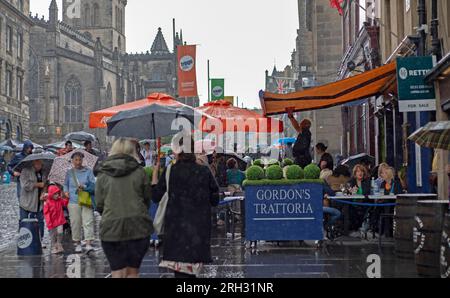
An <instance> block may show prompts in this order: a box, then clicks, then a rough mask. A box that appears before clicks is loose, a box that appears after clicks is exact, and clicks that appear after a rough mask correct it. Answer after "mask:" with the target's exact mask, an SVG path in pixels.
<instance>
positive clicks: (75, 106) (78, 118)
mask: <svg viewBox="0 0 450 298" xmlns="http://www.w3.org/2000/svg"><path fill="white" fill-rule="evenodd" d="M64 95H65V100H64V119H65V122H66V123H81V122H83V116H82V113H83V109H82V90H81V84H80V81H79V80H78V79H77V78H75V77H74V76H72V77H71V78H70V79H69V80H68V81H67V83H66V85H65V88H64Z"/></svg>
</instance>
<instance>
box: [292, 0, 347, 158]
mask: <svg viewBox="0 0 450 298" xmlns="http://www.w3.org/2000/svg"><path fill="white" fill-rule="evenodd" d="M298 14H299V29H298V36H297V54H298V71H299V82H298V89H299V90H302V89H306V88H311V87H314V86H319V85H323V84H327V83H330V82H333V81H334V80H335V79H336V74H337V71H338V68H339V63H340V61H341V58H342V24H341V17H340V15H339V14H338V13H337V12H336V10H334V9H333V8H331V7H330V2H329V1H328V0H298ZM304 117H307V118H310V119H311V120H312V122H313V126H312V134H313V140H312V142H313V143H314V144H317V143H319V142H321V143H324V144H325V145H326V146H328V152H329V153H330V154H332V155H333V156H335V155H337V154H341V153H342V133H341V132H342V119H341V108H340V107H333V108H330V109H326V110H318V111H311V112H303V113H300V118H304Z"/></svg>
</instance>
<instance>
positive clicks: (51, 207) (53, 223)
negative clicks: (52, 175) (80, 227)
mask: <svg viewBox="0 0 450 298" xmlns="http://www.w3.org/2000/svg"><path fill="white" fill-rule="evenodd" d="M55 194H57V197H56V199H54V198H53V196H54V195H55ZM68 204H69V200H67V199H63V198H62V196H61V190H60V189H59V187H57V186H55V185H51V186H49V187H48V196H47V200H46V202H45V204H44V218H45V222H46V223H47V228H48V229H49V230H53V229H55V228H57V227H59V226H62V225H65V224H66V222H67V221H66V218H65V217H64V210H63V207H67V205H68Z"/></svg>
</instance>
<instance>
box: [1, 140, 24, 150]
mask: <svg viewBox="0 0 450 298" xmlns="http://www.w3.org/2000/svg"><path fill="white" fill-rule="evenodd" d="M19 145H20V142H18V141H15V140H11V139H9V140H5V141H3V142H1V143H0V146H7V147H10V148H13V149H15V148H16V147H17V146H19Z"/></svg>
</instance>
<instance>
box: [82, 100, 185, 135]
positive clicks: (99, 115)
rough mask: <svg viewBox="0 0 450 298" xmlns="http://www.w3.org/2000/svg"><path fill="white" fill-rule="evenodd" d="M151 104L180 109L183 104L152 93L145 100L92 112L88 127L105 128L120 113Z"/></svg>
mask: <svg viewBox="0 0 450 298" xmlns="http://www.w3.org/2000/svg"><path fill="white" fill-rule="evenodd" d="M152 104H158V105H165V106H173V107H181V106H185V105H184V104H182V103H180V102H178V101H176V100H175V98H173V97H171V96H170V95H167V94H164V93H153V94H151V95H149V96H148V97H147V98H145V99H142V100H138V101H133V102H129V103H126V104H123V105H119V106H115V107H111V108H107V109H104V110H101V111H96V112H92V113H91V114H90V115H89V127H90V128H107V124H106V123H107V122H108V120H109V119H111V118H112V117H113V116H115V115H116V114H118V113H119V112H122V111H129V110H134V109H139V108H143V107H146V106H150V105H152Z"/></svg>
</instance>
